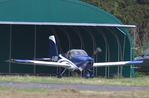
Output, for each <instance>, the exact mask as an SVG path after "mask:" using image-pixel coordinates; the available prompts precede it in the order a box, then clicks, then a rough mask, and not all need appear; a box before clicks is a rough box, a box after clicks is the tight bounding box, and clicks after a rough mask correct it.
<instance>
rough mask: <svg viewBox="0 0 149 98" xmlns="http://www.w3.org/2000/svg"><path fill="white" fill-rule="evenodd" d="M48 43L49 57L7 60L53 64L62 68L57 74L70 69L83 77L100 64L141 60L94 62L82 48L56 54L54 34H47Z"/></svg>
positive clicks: (113, 64) (133, 62)
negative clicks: (82, 74)
mask: <svg viewBox="0 0 149 98" xmlns="http://www.w3.org/2000/svg"><path fill="white" fill-rule="evenodd" d="M49 43H50V49H49V51H50V56H49V58H38V59H35V60H22V59H10V60H8V62H11V63H18V64H29V65H43V66H54V67H63V68H64V70H63V71H62V72H61V73H60V74H59V75H58V77H62V75H63V73H64V72H65V71H66V70H67V69H68V70H70V71H79V72H82V71H84V77H92V76H93V73H92V69H93V67H102V66H123V65H131V64H140V63H142V61H119V62H98V63H95V62H94V59H93V57H90V56H88V54H87V53H86V51H84V50H82V49H71V50H69V51H68V52H67V53H66V54H65V55H64V54H58V49H57V46H56V40H55V36H54V35H51V36H49ZM101 51H102V50H101V49H100V48H97V49H96V51H95V52H94V54H96V53H98V52H101Z"/></svg>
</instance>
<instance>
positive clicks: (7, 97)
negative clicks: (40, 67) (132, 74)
mask: <svg viewBox="0 0 149 98" xmlns="http://www.w3.org/2000/svg"><path fill="white" fill-rule="evenodd" d="M0 82H21V83H22V82H23V83H67V84H91V85H123V86H149V76H143V77H136V78H113V79H106V78H93V79H84V78H76V77H74V78H73V77H63V78H61V79H58V78H56V77H41V76H0ZM148 92H149V91H146V90H144V91H118V92H116V91H78V90H75V89H71V88H67V89H60V90H48V89H16V88H8V87H7V88H5V87H0V98H103V97H104V98H149V93H148Z"/></svg>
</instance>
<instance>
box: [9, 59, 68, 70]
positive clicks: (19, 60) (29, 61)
mask: <svg viewBox="0 0 149 98" xmlns="http://www.w3.org/2000/svg"><path fill="white" fill-rule="evenodd" d="M7 62H11V63H17V64H26V65H42V66H53V67H63V68H68V67H71V66H70V65H68V64H66V63H63V62H62V63H58V62H51V61H38V60H21V59H10V60H7Z"/></svg>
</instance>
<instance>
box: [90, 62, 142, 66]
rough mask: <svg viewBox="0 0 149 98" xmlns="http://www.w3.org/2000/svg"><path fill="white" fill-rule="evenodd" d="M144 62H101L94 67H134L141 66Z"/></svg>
mask: <svg viewBox="0 0 149 98" xmlns="http://www.w3.org/2000/svg"><path fill="white" fill-rule="evenodd" d="M140 63H143V61H119V62H100V63H94V64H93V67H104V66H123V65H132V64H135V65H136V64H140Z"/></svg>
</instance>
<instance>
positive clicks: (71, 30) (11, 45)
mask: <svg viewBox="0 0 149 98" xmlns="http://www.w3.org/2000/svg"><path fill="white" fill-rule="evenodd" d="M0 32H1V33H0V45H1V51H0V54H1V55H0V72H1V73H30V74H32V73H36V74H50V75H56V74H57V72H59V71H61V70H62V68H54V67H45V66H44V67H43V66H42V65H41V66H36V65H30V66H29V65H21V64H11V63H6V62H4V61H5V60H7V59H11V58H19V59H34V58H43V57H48V55H49V41H48V37H49V35H55V36H56V41H57V45H58V49H59V53H65V52H66V51H68V50H69V49H78V48H79V49H80V48H81V49H84V50H85V51H87V53H88V54H89V55H90V56H92V54H93V51H94V50H95V49H96V48H97V47H100V48H101V49H102V52H101V53H99V54H98V55H96V56H93V57H94V58H95V61H96V62H105V61H121V60H130V50H129V49H130V48H129V47H130V42H129V39H128V35H126V34H125V33H122V31H120V29H118V28H112V27H83V26H35V25H0ZM129 71H130V66H125V67H117V66H116V67H100V68H95V69H94V73H95V75H96V76H106V77H109V76H114V75H117V74H123V76H129V75H130V72H129ZM70 75H71V72H69V71H67V72H66V73H65V76H70Z"/></svg>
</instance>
